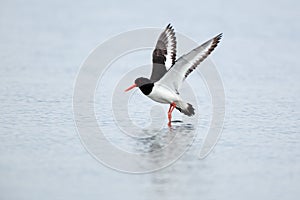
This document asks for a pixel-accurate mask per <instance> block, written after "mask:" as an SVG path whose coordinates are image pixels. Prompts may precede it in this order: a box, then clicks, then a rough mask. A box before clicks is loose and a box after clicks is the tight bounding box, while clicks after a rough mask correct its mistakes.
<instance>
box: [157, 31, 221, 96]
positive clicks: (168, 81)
mask: <svg viewBox="0 0 300 200" xmlns="http://www.w3.org/2000/svg"><path fill="white" fill-rule="evenodd" d="M221 38H222V33H221V34H219V35H217V36H216V37H214V38H213V39H211V40H208V41H207V42H205V43H204V44H202V45H200V46H199V47H197V48H195V49H193V50H192V51H190V52H189V53H187V54H185V55H183V56H181V57H180V58H179V59H178V60H177V61H176V63H175V64H174V65H173V66H172V67H171V68H170V69H169V70H168V72H167V73H166V74H165V75H164V76H163V77H162V78H161V79H160V80H159V81H158V82H157V83H158V84H162V85H165V86H167V87H170V88H171V89H173V90H175V91H178V89H179V88H180V87H181V84H182V82H183V81H184V80H185V79H186V78H187V76H188V75H189V74H190V73H191V72H192V71H193V70H194V69H196V67H197V66H198V65H199V64H200V63H201V62H202V61H203V60H205V58H207V56H208V55H209V54H210V53H211V52H212V51H213V50H214V49H215V48H216V46H217V45H218V43H219V42H220V39H221Z"/></svg>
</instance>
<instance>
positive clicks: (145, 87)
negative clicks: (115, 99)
mask: <svg viewBox="0 0 300 200" xmlns="http://www.w3.org/2000/svg"><path fill="white" fill-rule="evenodd" d="M153 86H154V83H153V82H152V81H151V80H149V79H147V78H144V77H140V78H137V79H135V81H134V84H133V85H132V86H130V87H129V88H127V89H126V90H125V92H127V91H129V90H131V89H133V88H135V87H139V88H140V90H141V91H142V92H143V94H144V95H148V94H150V93H151V91H152V88H153Z"/></svg>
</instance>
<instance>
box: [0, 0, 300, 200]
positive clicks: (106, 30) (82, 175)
mask: <svg viewBox="0 0 300 200" xmlns="http://www.w3.org/2000/svg"><path fill="white" fill-rule="evenodd" d="M118 4H120V5H118V6H117V4H116V3H114V2H98V1H88V2H80V3H78V4H74V2H73V1H63V2H61V1H41V2H35V1H24V2H23V1H14V0H13V1H2V2H1V3H0V5H1V6H0V9H1V12H0V25H1V30H0V41H1V46H0V56H1V61H0V102H1V115H0V124H1V126H0V144H1V145H0V177H1V178H0V197H1V199H31V200H32V199H99V198H101V199H102V198H103V199H131V200H135V199H172V200H174V199H299V196H300V193H299V186H300V183H299V180H300V151H299V143H300V136H299V131H300V129H299V125H300V104H299V97H300V96H299V95H300V87H299V85H300V84H299V74H300V68H299V67H298V66H299V64H300V63H299V59H298V47H299V44H300V41H299V39H298V35H299V33H300V30H299V25H298V22H299V2H297V1H276V2H274V1H269V0H266V1H263V2H261V1H256V0H255V1H251V2H240V1H226V2H225V1H212V2H205V3H202V2H189V3H188V2H186V3H184V4H182V2H181V3H180V2H155V1H149V2H146V3H145V2H144V3H139V2H135V3H134V5H131V4H127V3H122V2H118ZM157 5H161V6H162V8H157ZM270 5H272V6H270ZM156 9H158V10H159V12H158V11H157V14H155V15H153V13H154V11H156ZM169 22H172V23H173V25H174V27H175V29H176V30H177V31H179V32H181V33H183V34H186V35H187V36H189V37H191V38H193V39H194V40H196V41H199V43H201V42H202V41H205V40H206V39H207V38H210V37H211V36H213V35H216V34H217V33H219V32H224V38H223V40H222V42H221V44H220V46H219V47H218V49H217V50H216V51H215V52H214V54H213V55H212V59H213V61H214V62H215V63H216V66H217V68H218V70H219V72H220V74H221V77H222V80H223V83H224V87H225V94H226V118H225V124H224V129H223V132H222V137H221V138H220V140H219V142H218V144H217V145H216V147H215V149H214V150H213V152H212V153H211V154H210V155H209V156H208V157H207V158H206V159H204V160H199V159H197V155H198V153H199V147H200V146H201V144H202V141H203V137H204V135H205V133H206V131H207V129H208V126H209V122H210V115H211V113H210V112H211V111H210V110H211V105H210V99H209V94H208V93H207V91H206V88H205V85H204V84H203V83H200V84H199V83H198V82H197V81H198V79H197V76H193V75H192V76H191V77H190V78H189V81H190V83H192V84H193V83H197V85H198V86H197V87H198V89H199V91H203V93H201V94H200V93H199V94H198V95H199V96H198V98H199V99H201V102H200V103H199V104H200V105H199V124H198V126H199V127H198V131H197V136H196V139H195V141H194V143H193V144H192V146H191V147H190V148H189V149H188V151H186V152H185V154H183V156H182V157H181V158H180V159H179V160H177V161H176V162H175V163H174V164H173V165H171V166H169V167H167V168H164V169H162V170H159V171H157V172H155V173H148V174H143V175H132V174H126V173H120V172H117V171H115V170H112V169H110V168H108V167H105V166H103V165H102V164H100V163H99V162H98V161H97V160H95V159H94V158H93V157H92V156H91V155H90V154H89V153H88V152H87V151H86V150H85V148H84V147H83V145H82V143H81V141H80V139H79V136H78V134H77V131H76V127H75V123H74V119H73V110H72V95H73V89H74V88H73V86H74V82H75V78H76V75H77V73H78V71H79V67H80V64H81V63H82V62H83V60H84V59H85V58H86V56H87V55H88V53H89V52H90V51H91V49H93V48H94V47H95V46H96V45H97V44H99V43H101V42H103V41H105V40H106V39H107V38H110V37H111V36H112V35H115V34H118V33H120V32H123V31H127V30H131V29H134V28H140V27H149V26H153V27H164V26H165V25H166V24H167V23H169ZM143 58H144V57H143ZM140 61H143V59H141V60H140ZM147 61H148V60H147ZM132 62H133V60H132ZM128 63H131V62H130V60H129V61H128ZM128 63H126V64H128ZM126 64H124V65H126ZM121 67H122V66H121ZM116 71H118V72H120V71H119V69H118V70H116ZM97 94H99V96H96V99H97V98H99V99H101V98H102V97H101V94H100V93H97ZM133 97H134V98H136V99H142V101H144V102H147V103H150V101H149V100H147V99H146V98H143V96H139V93H136V96H133ZM133 100H134V99H133ZM134 102H140V101H137V100H135V101H134ZM129 106H130V105H129ZM140 106H143V105H142V104H141V105H140ZM104 107H105V106H104ZM100 108H101V106H99V107H97V109H100ZM129 108H130V109H134V107H129ZM141 108H142V107H141ZM97 109H96V110H95V112H96V116H102V114H103V115H105V113H106V114H109V110H107V111H105V110H104V111H103V113H102V111H101V112H99V110H97ZM165 109H167V106H166V108H165ZM136 113H137V114H136V115H133V116H132V117H133V118H134V119H135V120H136V123H137V124H140V125H141V124H144V123H145V121H148V120H149V114H148V112H147V113H146V114H145V112H143V111H136ZM105 119H106V120H104V121H100V122H99V123H103V124H104V125H106V127H107V128H108V129H110V131H111V133H112V134H110V135H108V138H109V139H111V140H112V141H113V142H114V143H116V144H118V145H121V146H122V147H123V148H127V150H129V151H144V152H149V151H152V150H153V148H154V149H155V148H157V147H159V146H160V145H162V144H163V142H164V141H167V139H168V137H170V135H168V134H167V132H168V131H169V129H168V128H167V127H164V129H163V130H164V131H165V132H166V134H162V137H160V138H159V137H158V138H155V139H153V138H152V140H141V141H140V142H139V143H132V142H131V141H129V140H127V139H124V138H122V137H119V135H117V132H114V130H115V129H114V128H113V127H112V123H113V122H112V120H111V119H110V118H109V117H107V118H105ZM174 119H181V115H180V114H178V113H175V115H174ZM184 122H185V121H184ZM104 127H105V126H104ZM191 127H192V128H191ZM193 127H195V125H193V124H192V125H187V123H182V124H181V123H178V124H177V125H176V126H174V129H175V131H176V130H180V131H178V132H182V129H183V130H184V131H185V134H183V136H188V137H189V136H190V135H189V130H190V129H193ZM114 133H115V134H114ZM178 145H179V147H180V144H178ZM112 156H113V155H112Z"/></svg>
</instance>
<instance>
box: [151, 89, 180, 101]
mask: <svg viewBox="0 0 300 200" xmlns="http://www.w3.org/2000/svg"><path fill="white" fill-rule="evenodd" d="M148 97H149V98H150V99H152V100H154V101H156V102H159V103H165V104H170V103H172V102H177V101H180V100H181V98H180V96H179V95H178V94H177V93H176V92H175V91H174V90H172V89H171V88H168V87H167V86H164V85H160V84H154V87H153V89H152V91H151V93H150V94H149V95H148Z"/></svg>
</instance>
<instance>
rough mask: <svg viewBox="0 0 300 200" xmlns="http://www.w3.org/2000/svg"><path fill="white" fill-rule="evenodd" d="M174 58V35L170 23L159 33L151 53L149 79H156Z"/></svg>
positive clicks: (172, 62)
mask: <svg viewBox="0 0 300 200" xmlns="http://www.w3.org/2000/svg"><path fill="white" fill-rule="evenodd" d="M175 60H176V37H175V32H174V29H173V27H172V26H171V24H169V25H168V26H167V27H166V29H165V30H164V31H163V32H162V33H161V34H160V36H159V38H158V41H157V43H156V46H155V49H154V51H153V53H152V62H153V66H152V74H151V77H150V80H151V81H153V82H156V81H158V80H159V79H160V78H161V77H163V75H165V73H166V72H167V70H168V69H169V68H170V67H171V66H172V65H173V64H174V63H175Z"/></svg>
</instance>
